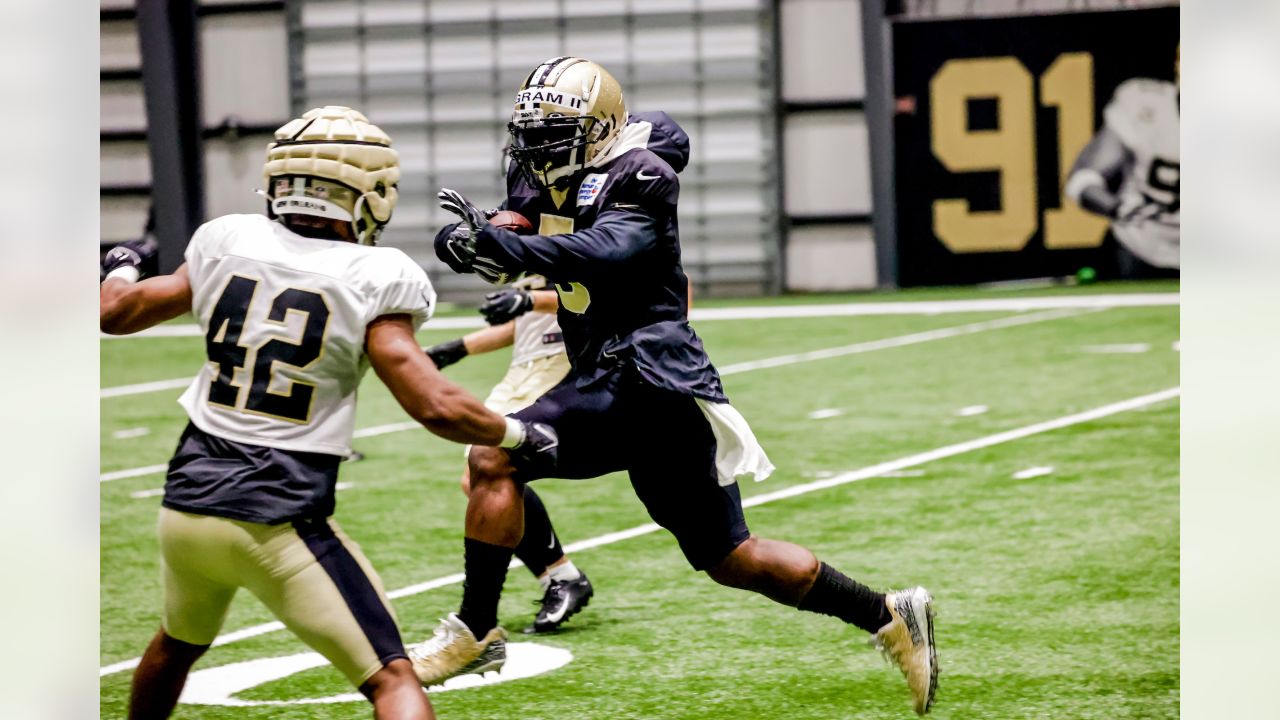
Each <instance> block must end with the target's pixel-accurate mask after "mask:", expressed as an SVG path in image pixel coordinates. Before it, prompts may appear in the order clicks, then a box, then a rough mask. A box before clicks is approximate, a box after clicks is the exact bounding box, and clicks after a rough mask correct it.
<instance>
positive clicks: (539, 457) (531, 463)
mask: <svg viewBox="0 0 1280 720" xmlns="http://www.w3.org/2000/svg"><path fill="white" fill-rule="evenodd" d="M520 424H521V425H523V426H524V439H523V440H521V441H520V444H519V445H516V446H515V447H513V448H508V449H507V452H508V453H510V454H511V462H512V463H513V464H515V465H516V466H517V467H519V468H520V469H522V470H525V471H536V470H538V469H541V470H546V471H550V470H554V469H555V467H556V461H557V460H558V459H559V457H560V436H559V435H557V434H556V431H555V428H553V427H551V426H550V425H547V424H545V423H540V422H535V423H531V422H523V421H521V423H520Z"/></svg>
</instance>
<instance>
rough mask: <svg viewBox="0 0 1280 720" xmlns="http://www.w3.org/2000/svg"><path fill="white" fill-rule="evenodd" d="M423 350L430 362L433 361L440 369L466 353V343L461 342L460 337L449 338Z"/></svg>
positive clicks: (456, 360)
mask: <svg viewBox="0 0 1280 720" xmlns="http://www.w3.org/2000/svg"><path fill="white" fill-rule="evenodd" d="M424 352H425V353H426V354H427V357H429V358H431V362H433V363H435V364H436V367H438V368H440V369H441V370H443V369H444V368H446V367H449V366H450V365H452V364H454V363H456V362H458V361H459V360H461V359H462V358H464V357H466V356H467V355H468V353H467V344H466V343H464V342H462V338H458V339H457V340H450V341H449V342H442V343H440V344H439V345H432V346H431V347H429V348H426V349H425V350H424Z"/></svg>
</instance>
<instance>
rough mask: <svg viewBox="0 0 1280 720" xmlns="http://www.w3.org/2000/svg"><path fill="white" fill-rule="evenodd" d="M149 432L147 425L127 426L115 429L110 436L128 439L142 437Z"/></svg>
mask: <svg viewBox="0 0 1280 720" xmlns="http://www.w3.org/2000/svg"><path fill="white" fill-rule="evenodd" d="M150 434H151V428H149V427H136V428H128V429H125V430H116V431H115V432H113V433H111V437H112V438H114V439H116V440H128V439H130V438H136V437H143V436H146V435H150Z"/></svg>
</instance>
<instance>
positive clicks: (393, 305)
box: [100, 107, 556, 720]
mask: <svg viewBox="0 0 1280 720" xmlns="http://www.w3.org/2000/svg"><path fill="white" fill-rule="evenodd" d="M275 138H276V139H275V142H274V143H272V144H271V145H270V146H269V147H268V149H267V163H266V167H265V171H264V175H265V179H266V190H265V192H264V194H265V195H266V196H267V197H268V213H269V215H270V217H264V216H261V215H227V216H223V217H220V218H216V219H214V220H211V221H209V222H208V223H205V224H204V225H203V226H201V227H200V229H199V230H197V231H196V233H195V235H194V236H192V238H191V241H190V243H189V244H188V246H187V249H186V253H185V257H186V262H185V263H183V264H182V265H181V266H180V267H179V268H178V269H177V270H176V271H175V272H174V273H173V274H172V275H164V276H160V277H154V278H150V279H146V280H142V281H141V282H139V280H140V277H139V276H140V268H144V267H146V266H147V265H148V264H149V262H150V261H151V260H153V257H152V256H153V255H154V253H155V250H154V246H153V245H149V244H144V243H128V244H126V245H124V246H122V247H117V248H115V249H113V250H112V251H111V252H109V253H108V254H107V256H106V257H105V258H104V260H103V270H104V272H105V275H106V278H105V280H104V281H103V283H102V288H101V304H100V320H101V327H102V330H103V331H104V332H108V333H112V334H126V333H132V332H137V331H139V330H142V329H145V328H147V327H150V326H153V325H155V324H157V323H160V322H163V321H165V320H168V319H171V318H174V317H177V316H179V315H181V314H183V313H186V312H193V313H194V314H195V316H196V319H197V320H198V321H199V323H200V325H201V328H202V329H203V330H204V331H205V349H206V353H207V358H208V360H207V362H206V363H205V364H204V366H203V367H202V368H201V370H200V372H199V373H198V374H197V376H196V378H195V380H194V381H193V382H192V383H191V386H190V387H189V388H188V389H187V391H186V392H185V393H184V394H183V395H182V398H181V400H180V401H179V402H180V403H181V404H182V406H183V408H184V409H185V410H186V412H187V414H188V416H189V418H190V424H189V425H188V426H187V429H186V430H185V431H184V432H183V434H182V438H181V440H180V441H179V443H178V448H177V450H176V452H175V454H174V456H173V459H172V460H171V461H170V462H169V470H168V475H167V477H166V481H165V494H164V501H163V503H162V508H161V510H160V519H159V537H160V549H161V566H162V569H163V584H164V614H163V622H162V626H161V629H160V631H159V632H158V633H157V634H156V635H155V637H154V639H153V640H152V641H151V644H150V645H149V646H148V648H147V650H146V653H145V654H144V655H143V656H142V659H141V661H140V663H139V665H138V669H137V671H136V672H135V674H134V677H133V689H132V693H131V697H130V706H129V717H130V718H134V719H139V718H165V717H168V716H169V714H170V713H171V712H172V711H173V708H174V706H175V705H176V704H177V701H178V696H179V694H180V693H181V691H182V687H183V684H184V683H185V681H186V677H187V673H188V672H189V671H190V668H191V666H192V664H193V663H194V662H195V661H196V660H197V659H198V658H199V657H200V656H201V655H202V654H203V653H204V651H205V650H206V649H207V648H208V647H209V645H210V644H211V643H212V642H213V640H214V638H215V637H217V635H218V631H219V629H220V628H221V626H222V622H223V620H224V618H225V617H226V613H227V609H228V607H229V606H230V603H231V599H232V597H233V596H234V595H235V593H236V591H237V590H238V589H239V588H241V587H244V588H247V589H248V590H249V591H250V592H251V593H253V594H254V595H255V596H257V597H258V598H259V599H260V600H261V601H262V602H263V603H264V604H265V605H267V607H268V608H270V610H271V611H272V612H273V613H274V614H275V615H276V616H277V617H278V618H280V620H281V621H282V622H283V623H284V624H285V625H286V626H287V627H288V628H289V629H290V630H292V631H293V632H294V633H295V634H297V635H298V637H300V638H301V639H302V640H303V641H305V642H306V643H307V644H309V645H310V646H311V647H313V648H314V649H315V650H316V651H318V652H319V653H321V654H322V655H324V656H325V657H326V658H328V659H329V660H330V662H332V663H333V664H334V666H335V667H337V668H338V670H340V671H341V672H342V673H343V674H344V675H346V676H347V677H348V678H349V679H350V680H351V682H352V683H353V684H354V685H356V686H357V687H358V688H359V689H360V691H361V692H362V693H364V695H365V696H366V697H367V698H369V700H370V702H371V703H372V704H373V707H374V716H375V717H376V718H405V719H408V718H412V719H415V720H420V719H421V718H430V717H433V715H432V711H431V706H430V703H429V702H428V701H427V699H426V696H425V695H424V694H423V692H422V689H421V686H420V685H419V682H418V679H417V677H416V676H415V674H414V672H413V670H412V668H411V666H410V664H409V662H408V660H407V656H406V653H405V648H404V646H403V644H402V642H401V639H400V634H399V630H398V629H397V627H396V622H395V617H394V614H393V612H392V609H391V605H390V603H389V602H388V600H387V597H386V594H385V592H384V591H383V588H382V583H381V581H380V580H379V578H378V575H377V573H376V572H375V571H374V569H373V567H372V565H370V563H369V561H368V560H367V559H365V557H364V555H363V553H362V552H361V551H360V548H359V546H358V545H356V544H355V543H354V542H352V541H351V540H350V539H349V538H347V536H346V535H345V534H344V533H343V532H342V529H341V528H340V527H338V525H337V523H335V522H334V521H333V520H332V519H331V517H330V516H331V515H332V513H333V509H334V490H335V487H334V486H335V484H336V481H337V473H338V463H339V461H340V460H341V459H342V457H343V456H344V455H346V454H347V452H348V451H349V446H350V442H351V435H352V429H353V425H354V422H355V403H356V388H357V387H358V386H359V384H360V380H361V377H362V376H363V375H364V372H365V370H366V369H367V368H368V367H369V366H370V365H372V366H373V368H374V371H375V372H376V373H377V374H378V377H379V378H381V379H382V381H383V382H384V383H385V384H386V385H387V387H388V389H390V390H391V392H392V394H393V395H394V396H395V397H396V399H397V400H398V401H399V402H400V404H401V406H402V407H403V408H404V409H405V411H406V412H408V413H409V415H410V416H412V417H413V418H414V419H416V420H418V421H419V422H421V423H422V425H423V426H424V427H426V428H427V429H428V430H430V431H431V432H433V433H435V434H437V435H439V436H441V437H444V438H446V439H449V440H453V441H456V442H460V443H473V444H476V445H490V446H502V447H508V448H512V451H513V452H514V453H516V454H517V455H519V454H524V453H534V454H539V453H542V454H554V453H555V447H556V439H555V436H554V433H552V432H551V431H550V430H549V428H545V427H539V426H536V425H534V424H529V423H522V422H520V421H517V420H514V419H509V418H504V417H502V416H500V415H498V414H496V413H494V412H492V411H491V410H488V409H487V408H485V407H484V406H483V405H482V404H481V403H480V402H479V401H478V400H476V399H475V398H473V397H471V396H470V395H469V394H467V393H466V392H465V391H464V390H462V389H461V388H459V387H458V386H456V385H454V384H453V383H451V382H449V381H448V380H446V379H445V378H444V377H443V376H442V375H441V374H440V373H439V371H438V370H437V369H436V368H435V366H434V365H433V364H432V363H431V362H430V360H428V358H427V356H426V355H424V354H423V353H422V350H421V348H420V347H419V345H418V343H417V341H416V340H415V338H414V332H415V331H416V330H417V329H418V328H419V327H421V326H422V324H423V323H425V322H426V321H427V319H428V318H429V317H430V316H431V313H432V311H433V309H434V307H433V306H434V304H435V292H434V290H432V287H431V283H430V282H429V281H428V280H427V276H426V274H425V273H424V272H423V271H422V268H420V267H419V266H418V265H417V264H416V263H414V262H413V261H412V260H410V259H409V257H408V256H407V255H405V254H404V253H402V252H400V251H399V250H396V249H393V248H379V247H371V246H372V245H373V244H374V241H375V240H376V238H377V237H378V234H379V232H380V231H381V229H382V227H383V226H384V225H385V224H386V223H387V221H388V220H390V218H391V211H392V209H393V208H394V206H395V203H396V197H397V191H396V183H397V181H398V180H399V176H400V170H399V162H398V158H397V156H396V153H395V151H394V150H392V149H391V147H390V146H391V141H390V138H388V137H387V135H386V134H385V133H383V132H382V131H381V130H380V129H379V128H378V127H377V126H374V125H372V124H370V123H369V122H368V120H367V119H366V118H365V117H364V116H363V115H361V114H360V113H358V112H355V111H353V110H350V109H348V108H344V107H324V108H317V109H315V110H312V111H310V112H308V113H306V114H305V115H303V116H302V117H301V118H299V119H296V120H294V121H292V122H290V123H288V124H286V125H285V126H283V127H281V128H280V129H279V130H278V131H276V136H275Z"/></svg>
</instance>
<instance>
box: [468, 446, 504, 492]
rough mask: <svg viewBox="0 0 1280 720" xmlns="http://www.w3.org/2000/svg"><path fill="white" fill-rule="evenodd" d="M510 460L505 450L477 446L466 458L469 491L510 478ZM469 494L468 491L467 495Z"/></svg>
mask: <svg viewBox="0 0 1280 720" xmlns="http://www.w3.org/2000/svg"><path fill="white" fill-rule="evenodd" d="M512 472H513V468H512V467H511V458H510V456H509V455H507V453H506V451H505V450H501V449H499V448H494V447H484V446H480V445H477V446H476V447H473V448H471V454H470V455H469V456H468V458H467V474H468V477H469V482H468V485H469V487H470V489H471V490H474V489H475V488H476V487H477V486H480V485H484V484H487V483H490V482H494V481H500V480H507V479H509V478H510V477H511V476H512ZM469 494H470V492H469V491H468V495H469Z"/></svg>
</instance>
